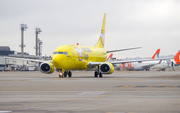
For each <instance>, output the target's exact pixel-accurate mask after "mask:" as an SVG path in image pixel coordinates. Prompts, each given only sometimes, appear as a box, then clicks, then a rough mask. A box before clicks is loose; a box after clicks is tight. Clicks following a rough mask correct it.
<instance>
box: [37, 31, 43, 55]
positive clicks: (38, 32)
mask: <svg viewBox="0 0 180 113" xmlns="http://www.w3.org/2000/svg"><path fill="white" fill-rule="evenodd" d="M40 32H42V31H41V29H40V28H35V34H36V47H35V49H36V56H38V34H40Z"/></svg>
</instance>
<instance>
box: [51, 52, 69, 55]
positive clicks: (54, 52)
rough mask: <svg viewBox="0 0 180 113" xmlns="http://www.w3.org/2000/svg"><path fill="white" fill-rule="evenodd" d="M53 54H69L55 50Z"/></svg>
mask: <svg viewBox="0 0 180 113" xmlns="http://www.w3.org/2000/svg"><path fill="white" fill-rule="evenodd" d="M53 54H64V55H67V54H68V52H54V53H53Z"/></svg>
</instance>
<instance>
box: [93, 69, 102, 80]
mask: <svg viewBox="0 0 180 113" xmlns="http://www.w3.org/2000/svg"><path fill="white" fill-rule="evenodd" d="M98 75H99V77H100V78H102V77H103V75H102V73H101V72H100V71H99V66H98V69H97V71H95V72H94V77H98Z"/></svg>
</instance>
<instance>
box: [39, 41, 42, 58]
mask: <svg viewBox="0 0 180 113" xmlns="http://www.w3.org/2000/svg"><path fill="white" fill-rule="evenodd" d="M42 43H43V42H42V40H40V39H39V56H41V54H42V53H41V51H42V46H41V45H42Z"/></svg>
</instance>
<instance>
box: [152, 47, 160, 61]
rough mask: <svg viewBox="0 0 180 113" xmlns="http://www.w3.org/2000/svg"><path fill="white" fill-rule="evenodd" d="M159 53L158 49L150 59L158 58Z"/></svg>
mask: <svg viewBox="0 0 180 113" xmlns="http://www.w3.org/2000/svg"><path fill="white" fill-rule="evenodd" d="M159 53H160V49H157V51H156V52H155V54H154V55H153V56H152V58H151V59H155V58H159ZM156 55H157V56H156Z"/></svg>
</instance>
